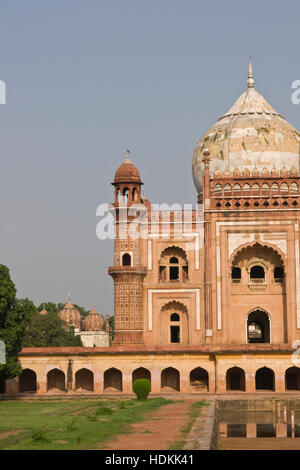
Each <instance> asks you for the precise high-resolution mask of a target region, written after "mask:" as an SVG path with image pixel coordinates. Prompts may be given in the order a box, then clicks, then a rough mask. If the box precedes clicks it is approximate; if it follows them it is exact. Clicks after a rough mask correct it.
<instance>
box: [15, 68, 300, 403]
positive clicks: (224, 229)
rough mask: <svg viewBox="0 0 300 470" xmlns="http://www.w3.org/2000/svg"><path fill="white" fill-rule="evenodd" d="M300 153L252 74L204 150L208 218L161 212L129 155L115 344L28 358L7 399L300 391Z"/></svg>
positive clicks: (121, 172)
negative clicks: (140, 389)
mask: <svg viewBox="0 0 300 470" xmlns="http://www.w3.org/2000/svg"><path fill="white" fill-rule="evenodd" d="M299 149H300V135H299V133H298V132H297V131H296V130H295V129H294V128H293V127H292V126H291V125H290V124H288V123H287V122H286V121H285V119H284V118H283V117H282V116H281V115H280V114H278V113H277V112H276V111H275V110H274V109H273V108H272V107H271V106H270V105H269V103H267V101H266V100H265V99H264V98H263V96H262V95H261V94H260V93H258V92H257V91H256V90H255V88H254V80H253V75H252V67H251V64H250V66H249V73H248V81H247V89H246V91H245V92H244V93H243V94H242V95H241V96H240V97H239V98H238V100H237V101H236V102H235V103H234V105H233V106H232V108H231V109H230V110H229V111H228V112H227V113H226V114H224V115H223V116H222V117H221V118H220V119H219V120H218V121H217V123H216V124H215V125H214V126H213V127H212V128H211V129H210V130H209V131H208V132H207V133H206V134H205V136H204V137H203V138H202V139H201V140H200V141H199V143H198V145H197V147H196V149H195V151H194V157H193V178H194V183H195V186H196V190H197V193H198V203H199V206H198V208H197V209H195V210H192V211H188V210H173V211H171V212H170V211H165V210H160V209H154V208H153V207H152V206H151V203H150V202H149V201H148V200H146V199H145V198H144V197H143V196H142V195H141V186H142V184H143V183H142V181H141V178H140V173H139V171H138V170H137V168H136V167H135V166H134V165H133V164H132V163H131V161H130V160H129V158H128V156H127V157H126V160H125V162H124V163H123V164H122V165H121V166H120V167H119V169H118V170H117V171H116V174H115V178H114V181H113V186H114V203H113V205H112V206H111V210H112V211H113V212H114V214H115V234H116V237H115V245H114V263H113V266H111V267H109V274H110V276H111V277H112V279H113V282H114V318H115V336H114V340H113V343H112V345H111V346H110V347H101V348H99V347H89V348H53V349H52V348H47V349H43V348H40V349H37V348H36V349H26V348H25V349H24V350H23V351H22V352H21V354H20V361H21V363H22V366H23V368H24V372H23V374H22V375H21V376H20V378H19V379H14V380H13V381H7V384H6V392H7V393H16V392H18V391H19V392H26V391H36V392H37V393H40V394H42V393H47V392H51V391H57V390H60V391H61V392H66V391H67V392H71V391H73V392H76V391H81V392H82V391H89V392H94V393H105V392H112V391H116V392H118V393H120V392H122V393H131V392H132V382H133V380H135V379H136V378H140V377H146V378H149V379H150V380H151V383H152V393H161V392H164V391H168V392H170V391H180V392H185V393H187V392H194V393H201V392H209V393H226V392H230V391H232V390H235V391H241V392H251V393H253V392H255V391H260V390H267V391H273V392H285V391H286V392H289V391H293V390H300V368H298V367H297V365H298V363H297V361H296V359H297V355H295V344H296V343H295V341H297V340H300V272H299V269H300V259H299V222H300V212H299V210H300V197H299V195H300V193H299V185H300V178H299V152H300V151H299ZM139 207H140V212H139V211H138V208H139ZM145 208H146V209H147V211H145ZM130 209H131V213H129V211H130ZM122 211H123V212H122ZM143 211H144V212H143ZM124 214H126V217H125V221H124V217H123V216H124ZM137 214H138V215H139V225H138V228H139V233H140V236H138V237H136V236H133V233H132V232H131V231H130V227H131V228H132V227H134V228H135V222H134V221H135V220H136V216H137ZM141 214H142V215H141ZM183 226H184V230H183ZM293 353H294V354H293Z"/></svg>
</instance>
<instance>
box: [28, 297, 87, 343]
mask: <svg viewBox="0 0 300 470" xmlns="http://www.w3.org/2000/svg"><path fill="white" fill-rule="evenodd" d="M46 305H49V304H45V308H46V310H47V307H46ZM53 305H55V304H53ZM47 311H48V310H47ZM23 346H24V347H36V348H41V347H65V346H82V342H81V338H80V336H75V334H74V328H73V327H72V326H69V325H67V324H66V323H65V322H64V321H63V320H61V319H60V318H59V316H58V315H57V313H56V311H48V313H47V314H44V315H41V314H40V313H39V312H35V313H34V314H33V315H31V318H30V322H29V324H28V326H27V328H26V331H25V335H24V338H23Z"/></svg>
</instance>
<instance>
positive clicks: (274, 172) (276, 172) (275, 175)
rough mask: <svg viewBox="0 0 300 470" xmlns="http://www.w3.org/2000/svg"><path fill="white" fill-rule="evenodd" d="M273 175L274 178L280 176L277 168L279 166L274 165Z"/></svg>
mask: <svg viewBox="0 0 300 470" xmlns="http://www.w3.org/2000/svg"><path fill="white" fill-rule="evenodd" d="M271 176H272V178H278V176H279V171H278V170H277V168H276V167H275V166H273V168H272V170H271Z"/></svg>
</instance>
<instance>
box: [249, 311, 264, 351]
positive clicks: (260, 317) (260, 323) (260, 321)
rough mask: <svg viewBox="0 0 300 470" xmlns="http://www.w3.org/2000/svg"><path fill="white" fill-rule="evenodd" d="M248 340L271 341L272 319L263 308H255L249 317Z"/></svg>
mask: <svg viewBox="0 0 300 470" xmlns="http://www.w3.org/2000/svg"><path fill="white" fill-rule="evenodd" d="M247 342H248V343H270V319H269V315H268V314H267V313H266V312H263V311H262V310H259V309H257V310H254V311H253V312H251V313H250V314H249V315H248V318H247Z"/></svg>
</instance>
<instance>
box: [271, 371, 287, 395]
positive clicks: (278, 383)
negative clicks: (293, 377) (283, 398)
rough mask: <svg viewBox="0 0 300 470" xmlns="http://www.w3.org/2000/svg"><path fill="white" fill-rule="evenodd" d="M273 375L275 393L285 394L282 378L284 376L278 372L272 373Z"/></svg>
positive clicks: (283, 378)
mask: <svg viewBox="0 0 300 470" xmlns="http://www.w3.org/2000/svg"><path fill="white" fill-rule="evenodd" d="M274 375H275V378H274V380H275V392H278V393H283V392H285V377H284V374H282V372H281V371H280V372H278V373H276V372H275V371H274Z"/></svg>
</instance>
